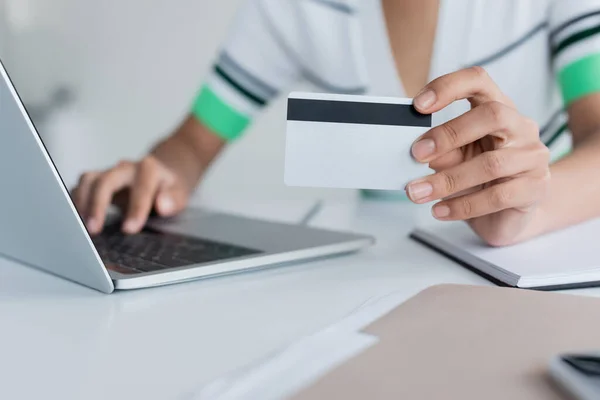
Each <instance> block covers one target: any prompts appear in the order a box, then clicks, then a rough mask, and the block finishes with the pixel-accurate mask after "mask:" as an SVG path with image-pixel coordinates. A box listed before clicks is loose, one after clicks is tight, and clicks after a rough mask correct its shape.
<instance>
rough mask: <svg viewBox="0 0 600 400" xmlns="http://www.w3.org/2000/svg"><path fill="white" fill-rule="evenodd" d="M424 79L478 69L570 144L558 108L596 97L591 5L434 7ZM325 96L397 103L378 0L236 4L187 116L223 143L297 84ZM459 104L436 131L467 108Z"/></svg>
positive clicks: (594, 1)
mask: <svg viewBox="0 0 600 400" xmlns="http://www.w3.org/2000/svg"><path fill="white" fill-rule="evenodd" d="M438 18H439V20H438V27H437V31H436V37H435V41H434V49H433V55H432V62H431V68H430V76H429V78H430V80H431V79H434V78H436V77H438V76H440V75H443V74H446V73H449V72H452V71H456V70H458V69H461V68H464V67H468V66H472V65H480V66H483V67H485V68H486V69H487V71H488V72H489V74H490V75H491V77H492V78H493V79H494V81H495V82H496V83H497V84H498V85H499V86H500V88H501V89H502V90H503V92H504V93H505V94H507V95H508V96H509V97H510V98H511V99H512V100H513V101H514V102H515V103H516V105H517V106H518V108H519V110H520V112H521V113H522V114H524V115H526V116H528V117H530V118H532V119H534V120H535V121H537V122H538V123H539V125H540V127H541V129H540V135H541V139H542V140H543V141H544V142H545V143H546V145H547V146H548V147H550V148H551V150H553V154H555V155H556V154H559V155H562V154H564V152H565V151H568V149H569V147H570V135H568V134H567V133H568V128H567V117H566V113H565V112H564V110H565V108H566V106H568V105H569V104H570V103H572V102H573V101H575V100H577V99H579V98H581V97H583V96H585V95H587V94H590V93H593V92H598V91H600V0H502V1H498V0H440V12H439V17H438ZM301 80H304V81H309V82H310V83H312V84H313V85H314V86H315V87H316V89H317V90H319V91H322V92H330V93H350V94H369V95H383V96H403V95H404V90H403V88H402V84H401V81H400V79H399V77H398V74H397V71H396V69H395V62H394V57H393V56H392V52H391V47H390V43H389V38H388V36H387V29H386V26H385V19H384V16H383V10H382V7H381V3H380V0H246V1H245V3H244V4H243V6H242V7H241V9H240V10H239V11H238V14H237V17H236V20H235V21H234V24H233V28H232V30H231V31H230V33H229V35H228V37H227V39H226V41H225V42H224V43H223V45H222V48H221V51H220V54H219V55H218V58H217V60H216V62H215V65H214V68H213V69H212V70H211V73H210V75H209V76H208V77H207V79H206V82H205V84H204V85H203V87H202V89H201V90H200V93H199V95H198V97H197V99H196V101H195V103H194V106H193V114H194V115H195V116H196V117H197V118H198V119H199V120H200V121H201V122H203V123H204V124H205V125H206V126H207V127H208V128H210V129H211V130H212V131H213V132H215V133H216V134H217V135H219V136H221V137H223V138H224V139H226V140H233V139H235V138H237V137H239V136H240V135H241V134H242V133H243V132H244V131H245V130H246V128H247V127H248V125H249V124H250V122H251V121H252V119H253V118H254V117H255V116H256V115H257V114H258V113H259V112H260V111H261V110H262V109H263V108H264V107H266V106H267V105H268V104H269V102H270V101H272V100H273V99H275V98H276V97H277V96H278V95H279V94H281V93H284V92H286V91H289V90H292V89H293V86H294V85H295V84H297V83H298V82H299V81H301ZM468 107H469V106H468V103H466V102H465V101H462V102H457V103H455V104H453V105H452V106H450V107H448V108H447V109H445V110H442V111H441V112H439V113H437V114H436V115H435V116H434V124H439V123H443V122H445V121H447V120H449V119H451V118H454V117H456V116H458V115H460V114H462V113H464V112H465V111H467V110H468Z"/></svg>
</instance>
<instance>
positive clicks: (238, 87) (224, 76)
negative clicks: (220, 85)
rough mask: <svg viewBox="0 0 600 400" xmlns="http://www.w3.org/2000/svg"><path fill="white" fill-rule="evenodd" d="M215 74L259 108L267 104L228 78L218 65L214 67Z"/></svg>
mask: <svg viewBox="0 0 600 400" xmlns="http://www.w3.org/2000/svg"><path fill="white" fill-rule="evenodd" d="M215 72H216V73H217V75H219V76H220V77H221V78H223V79H224V80H225V81H226V82H227V83H229V84H230V85H231V86H233V87H234V88H235V89H236V90H237V91H238V92H240V93H241V94H242V95H244V96H245V97H246V98H248V99H249V100H251V101H253V102H254V103H256V104H258V105H261V106H264V105H265V104H267V101H266V100H265V99H262V98H260V97H259V96H257V95H256V94H254V93H251V92H250V91H249V90H248V89H246V88H245V87H243V86H242V85H240V84H239V83H238V82H236V81H235V80H234V79H233V78H232V77H231V76H229V75H228V74H227V73H226V72H225V71H223V69H222V68H221V67H219V66H218V65H215Z"/></svg>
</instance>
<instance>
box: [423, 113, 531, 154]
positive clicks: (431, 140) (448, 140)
mask: <svg viewBox="0 0 600 400" xmlns="http://www.w3.org/2000/svg"><path fill="white" fill-rule="evenodd" d="M531 130H535V127H534V126H533V125H530V122H529V121H526V119H525V118H524V117H522V116H521V115H520V114H519V113H518V112H517V111H516V110H515V109H513V108H510V107H508V106H505V105H504V104H502V103H499V102H489V103H485V104H484V105H482V106H480V107H476V108H474V109H472V110H471V111H469V112H466V113H464V114H463V115H461V116H459V117H456V118H454V119H452V120H450V121H448V122H446V123H445V124H442V125H439V126H436V127H435V128H432V129H430V130H429V131H428V132H427V133H425V134H424V135H423V136H421V137H420V138H419V139H418V140H417V141H416V142H415V143H414V144H413V146H412V154H413V157H414V158H415V159H416V160H417V161H419V162H423V163H427V162H432V161H433V160H435V159H437V158H438V157H440V156H442V155H445V154H447V153H450V152H451V151H454V150H456V149H460V148H461V147H463V146H466V145H467V144H470V143H473V142H475V141H477V140H479V139H481V138H483V137H484V136H487V135H493V136H494V137H495V138H496V140H497V142H498V143H497V144H496V147H506V146H509V145H514V144H515V143H517V142H525V141H527V142H529V141H532V137H535V138H536V140H538V141H539V137H538V136H539V133H538V132H535V133H531V132H530V131H531ZM517 132H523V133H522V134H517Z"/></svg>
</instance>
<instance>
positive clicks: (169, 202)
mask: <svg viewBox="0 0 600 400" xmlns="http://www.w3.org/2000/svg"><path fill="white" fill-rule="evenodd" d="M158 208H159V211H160V212H161V213H170V212H171V211H173V209H174V208H175V202H174V201H173V199H172V198H171V197H170V196H165V195H163V196H161V198H160V199H159V202H158Z"/></svg>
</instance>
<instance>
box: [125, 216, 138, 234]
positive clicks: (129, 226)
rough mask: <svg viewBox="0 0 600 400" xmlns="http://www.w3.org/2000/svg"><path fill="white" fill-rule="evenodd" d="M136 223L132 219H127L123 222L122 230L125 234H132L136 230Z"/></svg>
mask: <svg viewBox="0 0 600 400" xmlns="http://www.w3.org/2000/svg"><path fill="white" fill-rule="evenodd" d="M138 225H139V224H138V223H137V221H136V220H133V219H128V220H127V221H125V223H124V224H123V230H124V231H125V232H126V233H134V232H136V231H137V230H138Z"/></svg>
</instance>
